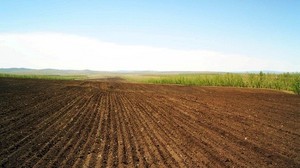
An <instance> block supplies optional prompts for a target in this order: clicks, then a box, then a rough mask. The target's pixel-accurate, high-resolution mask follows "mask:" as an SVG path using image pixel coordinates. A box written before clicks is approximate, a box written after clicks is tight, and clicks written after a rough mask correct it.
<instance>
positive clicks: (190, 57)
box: [0, 0, 300, 71]
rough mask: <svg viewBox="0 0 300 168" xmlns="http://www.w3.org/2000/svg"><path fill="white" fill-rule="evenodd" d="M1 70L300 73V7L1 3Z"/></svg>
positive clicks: (248, 2)
mask: <svg viewBox="0 0 300 168" xmlns="http://www.w3.org/2000/svg"><path fill="white" fill-rule="evenodd" d="M0 59H1V60H0V68H9V67H26V68H58V69H92V70H171V71H176V70H180V71H181V70H186V71H188V70H191V71H196V70H199V71H252V70H275V71H300V1H299V0H294V1H293V0H235V1H234V0H226V1H225V0H205V1H204V0H203V1H202V0H184V1H183V0H178V1H176V0H147V1H146V0H144V1H143V0H126V1H124V0H113V1H101V0H88V1H86V0H65V1H63V0H49V1H45V0H28V1H21V0H0Z"/></svg>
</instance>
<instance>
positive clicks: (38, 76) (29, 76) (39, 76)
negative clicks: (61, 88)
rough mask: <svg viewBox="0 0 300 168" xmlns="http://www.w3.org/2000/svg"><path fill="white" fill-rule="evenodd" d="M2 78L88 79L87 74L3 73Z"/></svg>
mask: <svg viewBox="0 0 300 168" xmlns="http://www.w3.org/2000/svg"><path fill="white" fill-rule="evenodd" d="M0 78H20V79H44V80H79V79H86V78H87V76H85V75H32V74H3V73H0Z"/></svg>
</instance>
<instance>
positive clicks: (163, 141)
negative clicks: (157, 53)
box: [0, 78, 300, 167]
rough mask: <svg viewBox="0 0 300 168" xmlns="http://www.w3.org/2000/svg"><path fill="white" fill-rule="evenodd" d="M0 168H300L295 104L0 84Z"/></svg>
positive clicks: (210, 91) (262, 93)
mask: <svg viewBox="0 0 300 168" xmlns="http://www.w3.org/2000/svg"><path fill="white" fill-rule="evenodd" d="M0 117H1V118H0V124H1V125H0V145H1V146H0V164H1V166H2V167H300V125H299V123H300V96H297V95H292V94H287V93H283V92H279V91H271V90H262V89H245V88H243V89H242V88H225V87H191V86H176V85H150V84H132V83H126V82H120V81H118V80H114V79H110V80H102V81H51V80H29V79H5V78H2V79H0Z"/></svg>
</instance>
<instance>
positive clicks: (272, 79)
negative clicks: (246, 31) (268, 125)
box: [138, 72, 300, 94]
mask: <svg viewBox="0 0 300 168" xmlns="http://www.w3.org/2000/svg"><path fill="white" fill-rule="evenodd" d="M138 80H139V81H141V82H145V83H157V84H180V85H195V86H233V87H249V88H269V89H277V90H286V91H293V92H294V93H296V94H300V73H283V74H266V73H263V72H260V73H258V74H257V73H256V74H255V73H245V74H239V73H225V74H179V75H158V76H148V77H146V76H144V77H143V78H140V79H138Z"/></svg>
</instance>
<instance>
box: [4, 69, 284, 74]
mask: <svg viewBox="0 0 300 168" xmlns="http://www.w3.org/2000/svg"><path fill="white" fill-rule="evenodd" d="M259 72H260V71H240V72H230V73H259ZM262 72H264V73H273V74H280V73H283V72H280V71H267V70H264V71H262ZM0 73H7V74H22V75H23V74H35V75H99V74H102V75H112V74H113V75H118V74H140V75H148V74H149V75H151V74H158V75H159V74H162V75H164V74H165V75H167V74H222V73H227V72H213V71H151V70H149V71H128V70H120V71H93V70H88V69H86V70H60V69H30V68H0Z"/></svg>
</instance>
